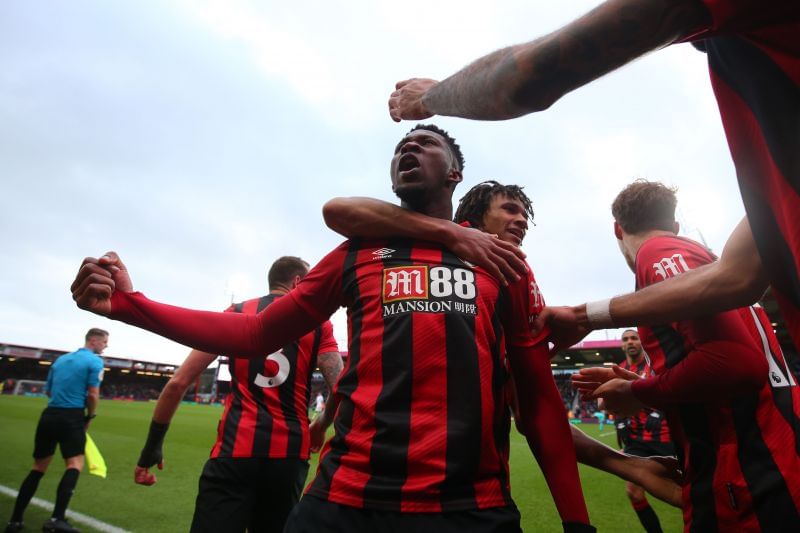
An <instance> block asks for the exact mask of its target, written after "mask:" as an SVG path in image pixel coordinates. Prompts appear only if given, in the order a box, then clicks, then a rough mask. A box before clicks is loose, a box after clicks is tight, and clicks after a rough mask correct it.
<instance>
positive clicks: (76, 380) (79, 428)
mask: <svg viewBox="0 0 800 533" xmlns="http://www.w3.org/2000/svg"><path fill="white" fill-rule="evenodd" d="M107 345H108V332H107V331H104V330H102V329H98V328H92V329H90V330H89V331H88V332H87V333H86V344H84V347H83V348H81V349H80V350H78V351H75V352H72V353H68V354H64V355H62V356H61V357H59V358H58V359H56V360H55V362H54V363H53V366H51V367H50V373H49V374H48V375H47V385H46V391H47V395H48V396H49V397H50V400H49V401H48V402H47V408H45V410H44V411H42V415H41V417H40V418H39V424H38V425H37V426H36V438H35V443H34V449H33V468H31V471H30V473H29V474H28V476H27V477H26V478H25V481H23V482H22V486H21V487H20V489H19V494H18V495H17V501H16V503H15V504H14V513H13V514H12V515H11V521H10V522H9V523H8V526H6V533H14V532H16V531H21V530H22V528H23V525H22V515H23V513H24V512H25V508H26V507H27V506H28V503H29V502H30V501H31V498H33V495H34V493H35V492H36V488H37V487H38V486H39V480H40V479H42V476H44V473H45V472H46V471H47V467H48V466H49V465H50V461H51V460H52V459H53V455H54V454H55V452H56V444H58V446H59V447H60V448H61V456H62V457H63V458H64V461H66V463H67V469H66V470H65V471H64V475H63V476H62V477H61V482H60V483H59V484H58V489H57V490H56V503H55V507H54V509H53V516H52V518H50V519H49V520H48V521H47V522H45V523H44V525H43V526H42V530H43V531H45V532H49V531H60V532H71V533H74V532H77V531H78V530H77V529H75V528H74V527H72V526H71V525H70V524H69V522H67V520H66V519H65V517H64V514H65V513H66V511H67V505H68V504H69V500H70V498H71V497H72V493H73V491H74V490H75V485H76V484H77V483H78V476H79V475H80V473H81V470H82V469H83V463H84V447H85V446H86V430H87V429H88V428H89V422H90V421H91V420H92V418H94V417H95V411H96V409H97V400H98V398H99V396H100V381H101V380H102V379H103V360H102V359H101V358H100V357H99V354H101V353H103V350H105V348H106V346H107Z"/></svg>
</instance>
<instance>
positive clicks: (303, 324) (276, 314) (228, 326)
mask: <svg viewBox="0 0 800 533" xmlns="http://www.w3.org/2000/svg"><path fill="white" fill-rule="evenodd" d="M123 272H124V276H121V273H123ZM310 276H311V274H309V276H307V278H308V277H310ZM132 290H133V285H132V284H131V281H130V278H129V277H128V275H127V270H126V269H124V266H123V265H122V262H121V261H120V260H119V257H117V255H116V254H115V253H113V252H109V253H108V254H106V255H104V256H103V257H101V258H100V259H95V258H91V257H88V258H86V259H84V261H83V263H82V265H81V268H80V270H79V271H78V275H77V277H76V278H75V281H74V282H73V283H72V297H73V299H74V300H75V302H76V303H77V304H78V307H80V308H81V309H85V310H87V311H91V312H93V313H95V314H99V315H102V316H107V317H109V318H111V319H114V320H121V321H123V322H126V323H128V324H131V325H133V326H137V327H140V328H143V329H146V330H148V331H152V332H153V333H156V334H158V335H161V336H163V337H166V338H168V339H171V340H173V341H175V342H178V343H181V344H184V345H186V346H191V347H193V348H195V349H197V350H202V351H204V352H208V353H229V354H231V355H238V356H242V357H251V358H252V357H264V354H268V353H272V352H275V351H277V350H279V349H280V348H281V347H282V346H285V345H286V344H288V343H290V342H292V341H294V340H295V339H299V338H300V337H302V336H303V335H305V334H306V333H308V332H309V331H311V330H312V329H314V328H315V327H316V326H317V325H318V324H319V323H320V322H322V320H320V319H319V317H315V316H313V315H312V314H311V313H309V312H308V311H306V310H305V309H303V308H302V307H300V305H299V304H298V303H297V302H296V301H295V299H294V298H293V297H292V293H289V294H288V295H287V296H285V297H283V298H278V300H277V301H275V303H273V304H272V305H270V306H268V307H267V308H266V309H264V310H263V311H262V312H261V313H259V314H257V315H249V314H243V313H214V312H209V311H196V310H192V309H185V308H182V307H175V306H171V305H166V304H162V303H159V302H155V301H153V300H149V299H147V298H146V297H145V296H144V295H143V294H141V293H138V292H128V291H132Z"/></svg>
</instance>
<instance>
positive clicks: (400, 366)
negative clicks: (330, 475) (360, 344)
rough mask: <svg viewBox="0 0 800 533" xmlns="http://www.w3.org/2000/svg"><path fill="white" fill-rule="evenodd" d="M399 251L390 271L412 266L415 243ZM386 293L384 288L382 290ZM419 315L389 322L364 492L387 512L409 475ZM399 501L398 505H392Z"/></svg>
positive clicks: (404, 243)
mask: <svg viewBox="0 0 800 533" xmlns="http://www.w3.org/2000/svg"><path fill="white" fill-rule="evenodd" d="M387 246H388V247H389V248H393V249H395V250H396V251H395V252H393V253H392V256H391V258H385V259H384V260H383V264H384V268H386V267H391V266H402V265H410V264H411V261H412V260H411V251H412V249H411V246H412V242H411V241H409V240H390V241H389V242H388V243H387ZM381 290H382V286H381ZM412 321H413V313H398V314H395V315H390V316H386V317H384V318H383V341H382V342H383V346H382V349H381V373H382V386H381V392H380V393H379V394H378V398H377V400H376V401H375V406H374V421H375V436H374V437H373V440H372V448H371V450H370V457H369V462H370V470H371V475H370V478H369V481H367V484H366V486H365V487H364V501H368V502H375V501H380V502H381V503H382V505H381V507H382V508H385V509H387V510H389V509H392V508H395V507H396V510H397V511H399V510H400V503H401V500H402V498H401V493H402V488H403V484H404V483H405V480H406V477H407V476H408V443H409V440H410V438H411V393H412V384H413V375H414V364H413V363H414V333H415V332H414V329H413V322H412ZM388 502H393V504H394V505H391V506H390V505H386V507H384V504H388Z"/></svg>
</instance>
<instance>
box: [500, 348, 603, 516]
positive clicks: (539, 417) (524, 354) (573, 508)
mask: <svg viewBox="0 0 800 533" xmlns="http://www.w3.org/2000/svg"><path fill="white" fill-rule="evenodd" d="M508 357H509V361H510V362H511V371H512V373H513V375H514V381H515V383H516V385H517V387H518V390H520V391H526V392H520V393H518V403H519V420H518V421H517V428H519V430H520V432H521V433H522V434H523V435H525V438H526V439H527V441H528V446H530V449H531V451H532V452H533V455H534V456H535V457H536V461H537V462H538V463H539V466H540V468H541V469H542V473H543V474H544V477H545V479H546V480H547V486H548V487H549V488H550V492H551V494H552V495H553V500H554V501H555V504H556V508H557V509H558V513H559V515H560V516H561V520H562V521H563V522H565V523H582V524H588V523H589V514H588V512H587V510H586V503H585V501H584V498H583V492H582V491H581V481H580V477H579V476H578V465H577V463H576V459H575V448H574V447H573V445H572V436H571V435H570V429H569V423H568V422H567V415H566V413H565V412H564V404H563V402H562V401H561V396H560V395H559V394H558V389H557V388H556V384H555V381H554V380H553V374H552V372H551V371H550V359H549V357H548V353H547V346H546V345H545V344H544V343H541V344H538V345H536V346H535V347H533V348H521V347H517V346H509V347H508Z"/></svg>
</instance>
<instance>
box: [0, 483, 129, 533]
mask: <svg viewBox="0 0 800 533" xmlns="http://www.w3.org/2000/svg"><path fill="white" fill-rule="evenodd" d="M0 493H2V494H5V495H6V496H11V497H12V498H16V497H17V494H18V491H16V490H14V489H12V488H10V487H6V486H5V485H0ZM31 504H33V505H35V506H36V507H41V508H42V509H44V510H46V511H52V510H53V504H52V503H50V502H48V501H45V500H42V499H41V498H32V499H31ZM67 518H69V519H70V520H72V521H73V522H79V523H81V524H85V525H87V526H89V527H93V528H94V529H96V530H97V531H102V532H103V533H130V532H129V531H128V530H126V529H122V528H119V527H117V526H112V525H111V524H106V523H105V522H103V521H102V520H98V519H96V518H92V517H91V516H87V515H85V514H83V513H79V512H77V511H70V510H67Z"/></svg>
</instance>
